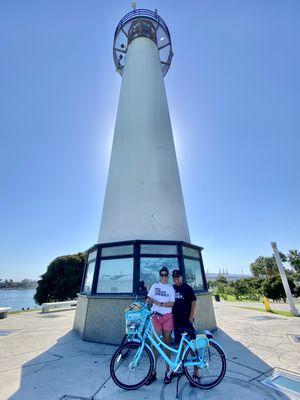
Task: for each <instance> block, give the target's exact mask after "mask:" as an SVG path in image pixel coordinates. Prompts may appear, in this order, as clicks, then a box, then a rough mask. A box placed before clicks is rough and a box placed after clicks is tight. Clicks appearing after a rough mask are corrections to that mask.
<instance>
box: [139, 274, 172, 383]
mask: <svg viewBox="0 0 300 400" xmlns="http://www.w3.org/2000/svg"><path fill="white" fill-rule="evenodd" d="M159 276H160V282H158V283H154V284H153V285H152V286H151V288H150V290H149V293H148V297H147V303H148V304H152V307H151V311H153V312H154V313H155V314H154V315H153V317H152V322H153V326H154V329H155V331H156V333H157V335H158V336H160V334H161V332H162V334H163V341H164V342H165V343H166V344H167V345H169V344H170V337H171V332H172V330H173V329H174V324H173V314H172V307H173V305H174V301H175V291H174V288H173V287H172V285H169V284H168V279H169V270H168V268H166V267H162V268H161V269H160V271H159ZM153 352H154V355H155V359H157V351H156V350H155V349H153ZM165 352H166V355H167V356H168V357H169V356H170V351H168V350H165ZM155 380H156V371H154V372H153V374H152V375H151V376H150V378H149V379H148V381H147V382H146V383H145V385H146V386H148V385H150V384H151V383H152V382H154V381H155ZM170 382H171V378H170V376H169V365H168V364H166V372H165V378H164V383H170Z"/></svg>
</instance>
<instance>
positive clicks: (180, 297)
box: [175, 292, 184, 300]
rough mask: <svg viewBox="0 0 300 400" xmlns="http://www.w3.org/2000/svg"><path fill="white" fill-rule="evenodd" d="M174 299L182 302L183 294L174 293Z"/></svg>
mask: <svg viewBox="0 0 300 400" xmlns="http://www.w3.org/2000/svg"><path fill="white" fill-rule="evenodd" d="M175 299H180V300H184V295H183V293H180V292H175Z"/></svg>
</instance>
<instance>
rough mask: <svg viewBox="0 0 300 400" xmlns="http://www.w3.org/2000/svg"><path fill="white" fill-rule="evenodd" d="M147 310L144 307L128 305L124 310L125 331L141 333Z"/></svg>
mask: <svg viewBox="0 0 300 400" xmlns="http://www.w3.org/2000/svg"><path fill="white" fill-rule="evenodd" d="M148 315H149V311H148V310H146V309H145V308H144V307H137V305H136V304H135V305H134V306H133V305H132V306H130V307H128V308H127V309H126V310H125V318H126V333H127V334H133V333H134V334H138V333H142V331H143V329H144V326H145V324H146V320H147V317H148Z"/></svg>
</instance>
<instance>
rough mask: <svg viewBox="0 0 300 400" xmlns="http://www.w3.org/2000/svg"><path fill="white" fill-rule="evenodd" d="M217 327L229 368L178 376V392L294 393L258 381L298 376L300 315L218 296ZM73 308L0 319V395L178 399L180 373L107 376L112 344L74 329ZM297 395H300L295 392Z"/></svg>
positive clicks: (36, 399)
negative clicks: (217, 378)
mask: <svg viewBox="0 0 300 400" xmlns="http://www.w3.org/2000/svg"><path fill="white" fill-rule="evenodd" d="M215 312H216V317H217V321H218V326H219V329H218V331H217V332H216V340H217V341H218V342H219V343H220V344H221V345H222V346H223V348H224V350H225V352H226V356H227V367H228V369H227V373H226V376H225V378H224V380H223V381H222V383H221V384H220V385H218V386H217V387H215V388H213V389H211V390H208V391H203V390H200V389H197V388H191V387H190V385H189V383H188V382H187V380H186V378H185V377H183V378H181V380H180V382H179V398H180V399H190V398H193V399H195V400H200V399H204V398H205V399H220V400H221V399H222V400H227V399H228V400H229V399H230V400H232V399H238V400H240V399H247V400H251V399H255V400H263V399H264V400H279V399H282V400H283V399H296V398H297V397H294V396H295V395H294V396H291V395H286V394H281V393H280V392H278V391H276V390H274V389H272V388H269V387H268V386H265V385H263V384H262V383H261V381H262V380H264V379H265V378H266V377H267V376H270V375H272V373H273V371H274V368H280V369H284V370H289V371H292V372H294V373H296V374H299V376H300V344H297V343H295V342H293V341H292V340H291V338H290V336H289V334H294V335H297V334H298V335H300V319H299V318H288V317H282V316H277V315H272V314H265V313H261V312H257V311H253V310H245V309H239V308H236V307H234V306H232V305H231V303H223V302H222V303H220V304H219V303H216V304H215ZM73 318H74V311H73V310H70V311H56V312H52V313H49V314H40V313H39V312H30V313H21V314H11V315H9V316H8V318H7V319H5V320H1V321H0V399H1V400H8V399H10V400H40V399H43V400H71V399H85V400H100V399H118V400H127V399H139V400H142V399H145V400H146V399H159V400H164V399H167V398H168V399H175V394H176V381H172V383H171V384H170V385H164V384H163V382H162V377H163V370H164V366H163V363H162V362H160V363H159V366H158V376H159V379H158V380H157V381H156V382H154V383H153V384H152V385H151V386H149V387H145V386H144V387H142V388H140V389H138V390H136V391H131V392H128V391H124V390H122V389H119V388H118V387H116V386H115V384H114V383H113V382H112V380H111V379H110V377H109V362H110V358H111V356H112V354H113V352H114V351H115V348H116V347H115V346H109V345H104V344H98V343H90V342H83V341H81V340H80V338H79V337H78V335H77V334H76V333H75V332H73V331H72V330H71V329H72V323H73ZM298 398H300V397H298Z"/></svg>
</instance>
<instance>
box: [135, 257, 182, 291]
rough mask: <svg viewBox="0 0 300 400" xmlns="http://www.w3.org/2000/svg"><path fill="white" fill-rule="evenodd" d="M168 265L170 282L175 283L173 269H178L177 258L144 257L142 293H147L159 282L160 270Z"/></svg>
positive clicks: (141, 265)
mask: <svg viewBox="0 0 300 400" xmlns="http://www.w3.org/2000/svg"><path fill="white" fill-rule="evenodd" d="M162 267H167V268H168V270H169V283H170V284H171V285H173V280H172V276H171V275H172V271H173V269H178V268H179V266H178V260H177V257H176V258H175V257H174V258H159V257H151V258H150V257H142V258H141V264H140V293H141V294H147V293H148V292H149V290H150V287H151V286H152V284H153V283H155V282H159V270H160V269H161V268H162Z"/></svg>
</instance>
